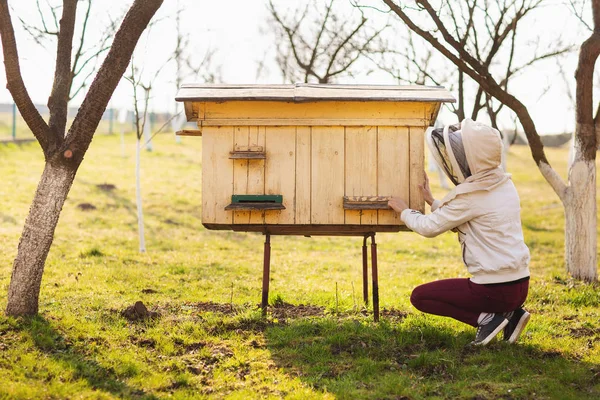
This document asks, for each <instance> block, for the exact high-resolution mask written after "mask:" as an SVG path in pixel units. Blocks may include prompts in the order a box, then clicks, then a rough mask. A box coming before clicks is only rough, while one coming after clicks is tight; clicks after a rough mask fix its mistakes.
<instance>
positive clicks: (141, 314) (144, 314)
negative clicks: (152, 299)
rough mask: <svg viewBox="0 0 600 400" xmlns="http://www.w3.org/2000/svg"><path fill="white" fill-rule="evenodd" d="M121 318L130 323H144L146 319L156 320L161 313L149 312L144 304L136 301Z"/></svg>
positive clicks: (124, 311) (123, 312)
mask: <svg viewBox="0 0 600 400" xmlns="http://www.w3.org/2000/svg"><path fill="white" fill-rule="evenodd" d="M121 316H122V317H124V318H125V319H127V320H129V321H143V320H146V319H155V318H158V317H159V316H160V314H159V313H157V312H154V311H149V310H148V309H147V308H146V306H145V305H144V303H142V302H141V301H136V302H135V304H134V305H132V306H129V307H127V308H126V309H124V310H123V311H121Z"/></svg>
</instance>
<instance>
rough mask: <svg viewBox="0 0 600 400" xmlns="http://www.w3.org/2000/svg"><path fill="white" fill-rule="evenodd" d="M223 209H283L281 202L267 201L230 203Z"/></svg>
mask: <svg viewBox="0 0 600 400" xmlns="http://www.w3.org/2000/svg"><path fill="white" fill-rule="evenodd" d="M225 210H227V211H230V210H236V211H250V210H285V206H284V205H283V204H277V203H269V202H248V203H231V204H229V205H228V206H227V207H225Z"/></svg>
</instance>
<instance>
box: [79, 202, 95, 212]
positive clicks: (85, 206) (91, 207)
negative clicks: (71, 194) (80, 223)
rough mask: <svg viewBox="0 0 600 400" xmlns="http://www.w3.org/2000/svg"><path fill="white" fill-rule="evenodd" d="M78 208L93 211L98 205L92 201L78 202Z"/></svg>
mask: <svg viewBox="0 0 600 400" xmlns="http://www.w3.org/2000/svg"><path fill="white" fill-rule="evenodd" d="M77 208H79V209H80V210H81V211H92V210H95V209H96V206H95V205H93V204H91V203H79V204H77Z"/></svg>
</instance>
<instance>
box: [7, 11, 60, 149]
mask: <svg viewBox="0 0 600 400" xmlns="http://www.w3.org/2000/svg"><path fill="white" fill-rule="evenodd" d="M0 36H1V38H2V52H3V54H4V69H5V71H6V87H7V89H8V90H9V91H10V94H11V95H12V97H13V99H14V101H15V104H16V105H17V107H18V108H19V112H20V113H21V116H22V117H23V119H24V120H25V123H26V124H27V126H28V127H29V129H31V132H32V133H33V135H34V136H35V138H36V139H37V140H38V142H39V143H40V146H41V147H42V150H43V152H44V156H45V157H46V158H48V157H49V155H50V154H51V153H53V152H54V150H55V148H56V143H55V142H54V141H53V139H52V138H51V137H50V128H49V127H48V125H47V124H46V122H45V121H44V119H43V118H42V116H41V115H40V113H39V112H38V111H37V109H36V108H35V105H34V104H33V102H32V101H31V97H29V93H28V92H27V88H26V87H25V83H24V82H23V78H22V76H21V67H20V65H19V54H18V51H17V43H16V40H15V32H14V29H13V25H12V21H11V18H10V11H9V7H8V4H7V0H0Z"/></svg>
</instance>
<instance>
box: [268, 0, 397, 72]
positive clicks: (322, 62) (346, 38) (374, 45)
mask: <svg viewBox="0 0 600 400" xmlns="http://www.w3.org/2000/svg"><path fill="white" fill-rule="evenodd" d="M335 3H336V0H312V1H310V2H307V3H306V6H304V7H302V8H298V9H296V10H295V11H294V12H292V13H290V14H288V15H282V14H281V13H280V12H279V11H278V10H277V8H276V7H275V5H274V4H273V1H272V0H269V12H270V14H271V18H272V22H273V24H272V25H271V26H272V27H273V29H274V31H275V32H274V33H275V37H276V38H277V39H276V50H277V64H278V65H279V68H280V70H281V73H282V74H283V78H284V81H287V82H297V81H302V82H306V83H308V82H315V81H316V82H318V83H331V82H333V81H335V80H336V79H338V78H339V77H340V76H344V75H347V76H352V75H353V73H354V72H355V71H354V67H355V65H356V64H357V62H358V61H359V60H360V59H361V57H363V56H364V55H365V54H368V53H372V52H375V51H376V50H379V48H380V42H379V40H378V39H379V38H380V35H381V32H382V31H383V30H384V29H385V27H383V28H381V29H379V30H375V29H372V28H371V27H370V26H369V24H368V19H367V18H366V17H365V16H364V14H363V13H362V12H360V17H359V18H356V17H354V18H348V19H346V18H343V17H342V18H341V17H340V15H338V14H337V13H336V12H335V10H334V6H335Z"/></svg>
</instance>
